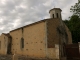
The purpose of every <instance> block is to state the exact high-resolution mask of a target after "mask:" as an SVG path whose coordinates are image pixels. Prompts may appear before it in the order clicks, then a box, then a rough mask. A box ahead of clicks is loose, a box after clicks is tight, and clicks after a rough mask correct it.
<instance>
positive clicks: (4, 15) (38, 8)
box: [0, 0, 77, 34]
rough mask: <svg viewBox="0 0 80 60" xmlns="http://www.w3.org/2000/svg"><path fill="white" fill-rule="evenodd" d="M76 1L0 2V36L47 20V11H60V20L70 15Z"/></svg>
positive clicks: (7, 0)
mask: <svg viewBox="0 0 80 60" xmlns="http://www.w3.org/2000/svg"><path fill="white" fill-rule="evenodd" d="M76 2H77V0H0V34H1V33H8V32H9V31H11V30H13V29H16V28H19V27H22V26H24V25H27V24H30V23H33V22H36V21H40V20H43V19H47V18H49V10H50V9H52V8H54V7H55V8H61V9H62V19H63V20H65V19H68V17H69V16H70V15H71V13H70V7H71V6H72V5H74V4H75V3H76Z"/></svg>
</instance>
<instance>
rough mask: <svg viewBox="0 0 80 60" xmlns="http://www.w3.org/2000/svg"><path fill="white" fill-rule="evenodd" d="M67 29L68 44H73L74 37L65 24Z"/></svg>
mask: <svg viewBox="0 0 80 60" xmlns="http://www.w3.org/2000/svg"><path fill="white" fill-rule="evenodd" d="M64 26H65V28H66V32H67V35H68V44H72V35H71V32H70V30H69V29H68V27H67V26H66V25H65V24H64Z"/></svg>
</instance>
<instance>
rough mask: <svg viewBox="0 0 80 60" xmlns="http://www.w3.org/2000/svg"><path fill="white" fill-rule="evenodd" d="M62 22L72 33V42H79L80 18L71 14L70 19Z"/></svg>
mask: <svg viewBox="0 0 80 60" xmlns="http://www.w3.org/2000/svg"><path fill="white" fill-rule="evenodd" d="M64 23H65V24H66V25H67V26H68V28H69V30H70V31H71V33H72V42H73V43H78V42H80V38H79V37H80V18H79V16H77V15H72V16H71V18H70V20H65V21H64Z"/></svg>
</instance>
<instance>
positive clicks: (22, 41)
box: [21, 38, 24, 48]
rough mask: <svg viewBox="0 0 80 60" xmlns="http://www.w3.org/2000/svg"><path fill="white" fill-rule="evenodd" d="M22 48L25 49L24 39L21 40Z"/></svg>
mask: <svg viewBox="0 0 80 60" xmlns="http://www.w3.org/2000/svg"><path fill="white" fill-rule="evenodd" d="M21 48H24V38H21Z"/></svg>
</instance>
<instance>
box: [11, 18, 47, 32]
mask: <svg viewBox="0 0 80 60" xmlns="http://www.w3.org/2000/svg"><path fill="white" fill-rule="evenodd" d="M46 20H48V19H44V20H40V21H38V22H35V23H32V24H29V25H25V26H23V27H20V28H17V29H14V30H12V31H15V30H18V29H21V28H24V27H28V26H32V25H35V24H38V23H41V22H45V21H46ZM12 31H10V32H12Z"/></svg>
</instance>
